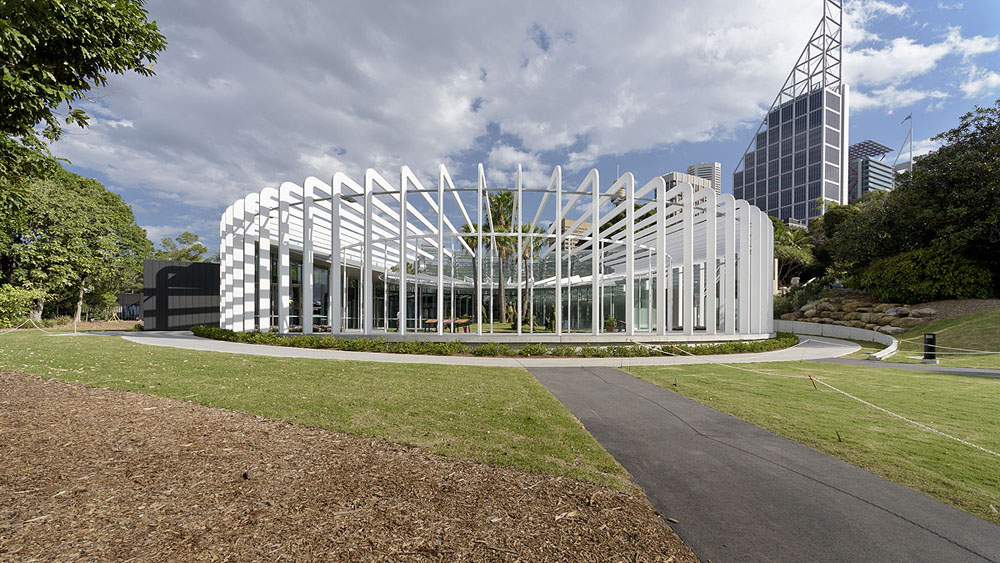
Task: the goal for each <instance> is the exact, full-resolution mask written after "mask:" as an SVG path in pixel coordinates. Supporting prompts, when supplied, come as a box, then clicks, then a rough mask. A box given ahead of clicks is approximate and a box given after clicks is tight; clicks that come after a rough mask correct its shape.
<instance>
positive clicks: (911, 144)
mask: <svg viewBox="0 0 1000 563" xmlns="http://www.w3.org/2000/svg"><path fill="white" fill-rule="evenodd" d="M910 178H913V114H912V113H911V114H910Z"/></svg>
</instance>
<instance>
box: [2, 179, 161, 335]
mask: <svg viewBox="0 0 1000 563" xmlns="http://www.w3.org/2000/svg"><path fill="white" fill-rule="evenodd" d="M27 190H28V194H29V196H30V197H29V200H28V209H27V213H26V214H25V219H24V220H23V221H22V222H21V225H20V227H19V228H18V229H17V230H15V231H13V232H11V233H9V234H8V235H9V238H8V244H7V245H6V246H4V247H0V283H10V284H13V285H15V286H19V287H23V288H26V289H39V290H43V291H45V292H46V293H47V294H48V295H49V296H50V298H51V299H53V300H58V299H59V298H62V299H71V300H72V301H73V302H75V305H76V315H75V317H76V319H77V320H79V318H80V310H81V308H82V305H83V300H84V296H85V294H87V293H88V292H89V293H90V295H91V298H92V300H94V301H95V302H105V301H107V300H109V299H110V298H111V297H110V296H113V295H114V294H115V293H118V292H120V291H121V290H122V289H124V288H126V287H127V286H128V285H129V283H130V280H132V279H134V278H135V277H136V276H137V275H138V274H137V272H141V268H142V259H143V258H144V257H145V256H147V255H148V254H149V251H150V250H151V246H152V245H151V244H150V242H149V241H148V240H146V232H145V231H144V230H143V229H142V228H141V227H139V225H137V224H136V222H135V217H134V216H133V214H132V209H131V208H130V207H129V206H128V205H127V204H126V203H125V202H123V201H122V199H121V197H120V196H119V195H118V194H115V193H112V192H109V191H107V190H105V189H104V186H102V185H101V184H100V183H99V182H97V181H96V180H92V179H89V178H83V177H81V176H78V175H76V174H73V173H71V172H67V171H65V170H63V169H61V168H59V169H58V170H57V172H56V174H55V176H54V177H53V178H52V179H46V180H35V181H34V182H32V183H30V184H28V186H27ZM44 305H45V303H44V302H41V301H40V302H39V303H38V304H37V306H36V309H35V312H34V316H35V317H36V318H40V317H41V314H42V310H43V307H44Z"/></svg>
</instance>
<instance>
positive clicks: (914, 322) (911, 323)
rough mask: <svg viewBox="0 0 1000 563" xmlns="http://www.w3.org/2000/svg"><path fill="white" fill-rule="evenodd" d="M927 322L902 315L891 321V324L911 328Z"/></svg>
mask: <svg viewBox="0 0 1000 563" xmlns="http://www.w3.org/2000/svg"><path fill="white" fill-rule="evenodd" d="M925 322H927V321H926V320H924V319H917V318H913V317H902V318H899V319H896V320H894V321H892V323H891V324H892V326H896V327H902V328H904V329H905V328H913V327H915V326H920V325H922V324H924V323H925Z"/></svg>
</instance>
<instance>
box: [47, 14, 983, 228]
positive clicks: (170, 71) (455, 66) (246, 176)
mask: <svg viewBox="0 0 1000 563" xmlns="http://www.w3.org/2000/svg"><path fill="white" fill-rule="evenodd" d="M147 8H148V9H149V12H150V17H151V19H154V20H156V21H157V23H158V24H159V26H160V29H161V31H162V32H163V33H164V35H166V37H167V40H168V42H169V46H168V47H167V50H166V51H165V52H164V53H162V54H161V56H160V58H159V61H158V62H157V64H156V65H155V71H156V76H155V77H152V78H142V77H138V76H127V77H114V78H112V79H111V81H110V84H109V85H108V87H107V88H104V89H101V90H99V91H96V92H94V96H93V100H92V101H91V102H90V103H87V104H85V106H84V107H85V109H87V110H88V111H89V112H90V113H91V115H92V117H93V119H92V120H91V126H90V128H89V129H88V130H84V131H81V130H70V131H68V133H67V135H66V136H65V137H64V139H63V140H61V141H60V142H58V143H57V144H56V145H54V147H53V152H54V153H55V154H56V155H58V156H61V157H64V158H68V159H69V160H70V161H71V162H72V164H71V165H70V166H69V168H70V169H72V170H74V171H75V172H77V173H80V174H84V175H87V176H91V177H95V178H98V179H99V180H101V181H102V182H104V183H105V185H106V186H108V187H109V188H110V189H112V190H114V191H116V192H118V193H121V194H122V195H123V196H124V198H125V200H126V201H127V202H129V203H130V204H131V205H132V207H133V209H134V211H135V213H136V217H137V219H138V221H139V224H140V225H142V226H143V227H145V228H146V230H147V231H148V234H149V236H150V238H151V239H152V240H154V241H159V239H160V238H161V237H164V236H175V235H177V234H179V233H181V232H182V231H185V230H190V231H192V232H195V233H197V234H199V235H201V237H202V239H203V240H204V241H205V242H207V243H208V244H209V247H210V248H218V235H217V230H218V221H219V216H220V214H221V212H222V211H223V210H224V209H225V207H226V206H227V205H228V204H229V203H231V202H232V201H233V200H234V199H236V198H237V197H240V196H242V195H244V194H245V193H247V192H250V191H256V190H259V189H260V188H262V187H264V186H268V185H272V186H276V185H278V184H279V183H280V182H282V181H284V180H291V181H295V182H301V181H302V180H303V179H304V178H305V177H307V176H310V175H315V176H318V177H320V178H326V179H329V178H330V177H331V176H332V174H333V173H334V172H336V171H338V170H341V171H344V172H346V173H348V174H349V175H353V176H355V177H358V178H360V177H361V176H362V174H363V171H364V169H365V168H369V167H372V168H375V169H377V170H379V171H380V172H382V173H383V174H384V175H386V177H390V178H391V177H393V176H396V177H398V166H399V165H401V164H407V165H409V166H410V167H412V168H413V169H414V170H415V171H417V172H418V174H421V175H422V177H424V178H426V179H427V182H430V183H434V182H436V173H435V170H436V168H437V165H438V163H444V164H446V165H447V166H448V167H449V170H450V172H451V174H452V176H453V177H455V178H456V180H458V179H461V180H464V181H472V182H474V181H475V175H476V164H477V163H479V162H482V163H484V164H485V165H486V167H487V169H488V170H489V177H490V181H491V183H492V184H491V185H499V184H502V183H504V182H508V181H509V179H510V171H511V170H512V169H513V168H514V167H515V166H516V165H517V163H521V164H522V165H523V166H524V168H525V172H526V176H525V179H526V182H528V183H529V184H530V183H535V184H540V183H543V182H545V180H546V179H547V178H548V175H549V173H550V172H551V168H552V166H554V165H556V164H560V165H562V166H563V167H564V170H565V172H564V177H565V178H566V180H567V183H572V182H575V181H579V180H581V179H582V178H583V176H584V175H585V173H586V171H587V169H589V168H591V167H597V168H599V169H600V171H601V175H602V178H605V179H610V178H613V177H614V176H615V172H616V168H617V167H619V166H620V168H621V170H622V171H626V170H629V171H632V172H634V173H635V174H636V177H637V180H639V181H642V182H644V181H646V180H648V179H649V178H652V177H653V176H655V175H657V174H662V173H665V172H669V171H673V170H679V171H682V172H683V171H684V170H685V169H686V167H687V165H689V164H692V163H695V162H702V161H712V160H716V161H720V162H722V165H723V191H727V192H728V191H731V179H732V171H733V168H734V167H735V166H736V164H737V162H738V160H739V157H740V154H741V153H742V151H743V150H744V149H745V148H746V145H747V144H748V142H749V140H750V137H751V135H752V134H753V133H754V131H755V130H756V128H757V125H758V124H759V121H760V119H761V117H762V115H763V112H764V111H766V109H767V108H768V106H770V104H771V102H772V100H773V98H774V96H775V94H776V93H777V90H778V88H779V87H780V86H781V84H782V83H783V82H784V80H785V77H786V76H787V74H788V71H789V70H790V69H791V66H792V65H793V63H794V62H795V60H796V59H797V57H798V56H799V53H800V52H801V50H802V48H803V47H804V45H805V43H806V41H807V40H808V38H809V36H810V35H811V34H812V32H813V30H814V28H815V27H816V24H817V23H818V22H819V20H820V17H821V14H822V2H821V0H700V1H699V2H690V1H686V0H650V1H648V2H638V1H636V2H603V1H590V2H575V3H565V2H560V3H557V2H525V3H515V2H471V1H458V0H456V1H454V2H443V1H442V2H411V3H402V2H380V1H372V2H326V1H323V2H320V1H314V2H307V1H294V2H293V1H282V2H263V1H253V0H212V1H209V2H206V1H204V0H152V1H150V2H149V3H148V5H147ZM847 11H848V14H847V17H846V20H847V30H846V34H845V38H846V49H847V56H846V62H845V79H846V81H847V82H848V83H849V84H850V85H851V88H852V102H853V104H852V106H853V107H852V113H851V121H850V125H851V131H850V140H851V142H857V141H860V140H863V139H874V140H877V141H879V142H882V143H883V144H886V145H889V146H893V147H898V146H900V145H901V144H902V142H903V139H904V137H905V136H906V133H907V131H908V126H909V125H908V123H907V124H906V125H903V124H901V123H900V122H901V120H902V119H903V118H904V117H906V115H908V114H910V113H912V114H913V123H914V138H915V149H916V150H917V152H918V153H920V152H926V151H927V150H930V148H932V143H931V142H930V141H929V138H930V137H932V136H934V135H935V134H937V133H939V132H941V131H944V130H947V129H949V128H951V127H953V126H954V125H955V124H956V123H957V120H958V117H959V116H961V115H962V114H963V113H965V112H967V111H969V110H970V109H972V107H973V106H974V105H976V104H978V105H990V104H992V103H993V101H994V100H996V99H997V98H998V97H1000V39H998V30H1000V1H997V0H966V1H964V2H961V1H954V0H950V1H938V0H913V1H909V2H898V1H895V0H885V1H883V0H856V1H852V2H848V3H847ZM888 158H890V159H891V158H894V156H893V155H890V156H889V157H888Z"/></svg>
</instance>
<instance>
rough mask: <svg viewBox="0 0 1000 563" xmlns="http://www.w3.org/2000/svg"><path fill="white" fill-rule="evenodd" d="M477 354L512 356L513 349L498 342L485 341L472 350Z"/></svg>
mask: <svg viewBox="0 0 1000 563" xmlns="http://www.w3.org/2000/svg"><path fill="white" fill-rule="evenodd" d="M472 353H473V354H475V355H477V356H513V355H515V353H514V349H513V348H511V347H510V346H508V345H506V344H501V343H499V342H486V343H485V344H480V345H478V346H476V348H475V350H473V352H472Z"/></svg>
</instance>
